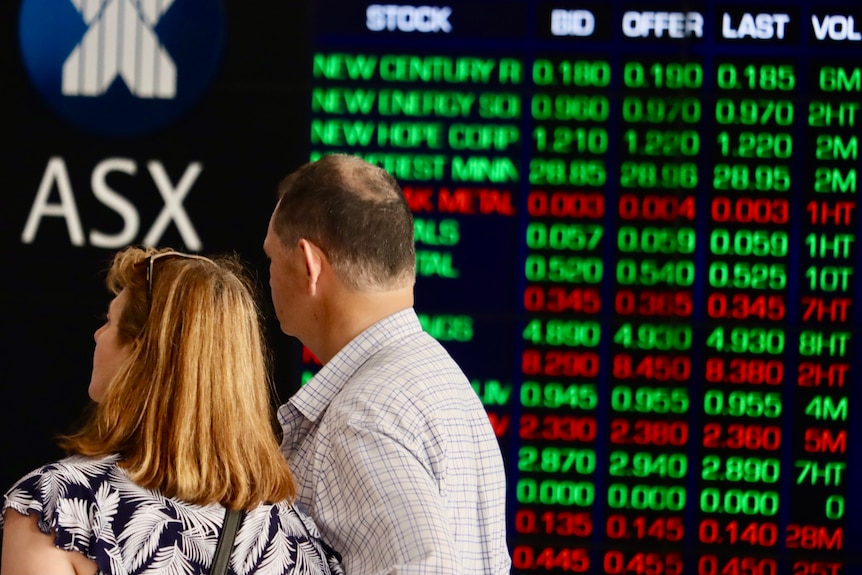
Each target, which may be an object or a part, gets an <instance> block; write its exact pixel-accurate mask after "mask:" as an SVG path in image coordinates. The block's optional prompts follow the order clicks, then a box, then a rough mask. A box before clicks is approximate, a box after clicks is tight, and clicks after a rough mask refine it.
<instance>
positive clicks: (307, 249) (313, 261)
mask: <svg viewBox="0 0 862 575" xmlns="http://www.w3.org/2000/svg"><path fill="white" fill-rule="evenodd" d="M297 247H298V248H299V251H300V253H301V254H302V258H303V261H304V263H305V281H306V282H307V287H308V293H309V294H310V295H315V294H316V293H317V287H318V281H319V280H320V274H321V273H322V271H323V266H324V265H325V262H326V255H324V253H323V251H321V249H320V248H318V247H317V246H316V245H314V244H313V243H311V242H310V241H308V240H306V239H300V240H299V243H298V244H297Z"/></svg>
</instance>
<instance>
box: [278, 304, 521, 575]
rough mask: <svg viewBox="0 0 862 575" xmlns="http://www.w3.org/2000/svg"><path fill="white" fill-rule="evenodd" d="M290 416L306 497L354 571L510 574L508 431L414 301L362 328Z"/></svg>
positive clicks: (284, 410) (291, 458) (295, 462)
mask: <svg viewBox="0 0 862 575" xmlns="http://www.w3.org/2000/svg"><path fill="white" fill-rule="evenodd" d="M278 416H279V421H280V422H281V425H282V428H283V429H284V440H283V442H282V451H283V452H284V455H285V457H286V458H287V460H288V462H289V463H290V466H291V469H292V471H293V473H294V475H295V477H296V480H297V486H298V497H297V502H298V503H299V504H300V505H301V506H303V507H304V508H305V509H306V510H307V511H308V512H309V513H310V514H311V515H312V516H313V517H314V519H315V521H316V522H317V524H318V525H319V527H320V529H321V531H322V532H323V535H324V538H325V539H326V540H327V541H328V542H329V543H330V544H331V545H332V546H333V547H334V548H335V549H336V550H337V551H339V552H341V554H342V556H343V559H344V567H345V571H346V572H347V575H363V574H369V575H371V574H374V575H378V574H385V573H398V574H415V575H419V574H432V573H434V574H443V573H446V574H451V575H474V574H475V575H478V574H483V575H503V574H508V573H509V568H510V565H511V561H510V558H509V553H508V549H507V547H506V523H505V497H506V493H505V492H506V477H505V471H504V469H503V461H502V458H501V455H500V449H499V446H498V444H497V440H496V437H495V436H494V432H493V430H492V428H491V425H490V422H489V421H488V416H487V414H486V413H485V410H484V408H483V407H482V404H481V402H480V401H479V399H478V397H477V396H476V393H475V392H474V391H473V389H472V387H470V383H469V381H468V380H467V378H466V377H465V376H464V373H463V372H462V371H461V369H460V368H459V367H458V365H457V364H456V363H455V362H454V361H453V360H452V358H451V357H450V356H449V354H448V353H447V352H446V351H445V350H444V349H443V347H442V346H441V345H440V344H439V343H438V342H437V341H436V340H435V339H434V338H433V337H431V336H430V335H428V334H427V333H425V332H424V331H423V330H422V327H421V325H420V323H419V320H418V318H417V317H416V313H415V312H414V311H413V309H407V310H403V311H401V312H398V313H396V314H393V315H391V316H389V317H388V318H386V319H384V320H382V321H380V322H378V323H376V324H375V325H373V326H371V327H370V328H368V329H367V330H366V331H364V332H363V333H362V334H360V335H359V336H357V337H356V338H355V339H354V340H353V341H351V342H350V343H349V344H348V345H347V346H345V347H344V349H342V350H341V351H340V352H339V353H338V354H337V355H336V356H335V357H334V358H332V360H331V361H329V362H328V363H327V364H326V365H324V366H323V367H322V368H321V369H320V371H319V372H318V373H317V375H315V377H314V378H313V379H311V380H310V381H309V382H308V383H307V384H306V385H305V386H303V387H302V389H300V390H299V391H298V392H297V393H296V394H295V395H294V396H293V397H291V398H290V400H289V401H288V402H287V403H285V404H284V405H282V406H281V408H280V409H279V412H278Z"/></svg>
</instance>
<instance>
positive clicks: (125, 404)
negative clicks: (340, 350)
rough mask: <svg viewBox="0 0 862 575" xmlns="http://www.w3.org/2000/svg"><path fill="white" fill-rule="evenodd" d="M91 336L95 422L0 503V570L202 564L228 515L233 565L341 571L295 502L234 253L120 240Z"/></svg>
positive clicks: (236, 568) (256, 323)
mask: <svg viewBox="0 0 862 575" xmlns="http://www.w3.org/2000/svg"><path fill="white" fill-rule="evenodd" d="M107 285H108V288H109V289H110V290H111V291H112V292H113V293H114V294H115V297H114V299H113V301H112V302H111V304H110V306H109V309H108V315H107V319H106V322H105V324H104V325H103V326H102V327H100V328H99V329H98V330H97V331H96V333H95V340H96V347H95V352H94V354H93V371H92V377H91V380H90V387H89V394H90V397H91V398H92V399H93V400H95V401H96V402H97V404H96V407H95V411H94V414H93V416H92V417H91V418H90V419H89V421H88V422H87V423H86V424H85V425H84V427H83V428H82V429H81V430H80V431H79V432H78V433H75V434H73V435H70V436H67V437H64V438H62V440H61V445H62V446H63V447H64V448H65V449H66V450H67V452H68V453H70V456H69V457H67V458H65V459H63V460H61V461H58V462H55V463H52V464H49V465H46V466H44V467H42V468H40V469H37V470H35V471H33V472H32V473H30V474H28V475H27V476H25V477H24V478H22V479H21V480H20V481H18V483H16V484H15V485H14V486H13V487H12V488H11V489H10V490H9V491H8V492H7V493H6V495H5V497H4V499H3V503H2V513H3V514H2V520H0V526H2V527H3V550H2V561H0V574H2V575H7V574H9V575H11V574H15V575H26V574H27V573H39V574H41V575H50V574H52V573H58V574H59V573H64V574H66V573H77V574H84V573H86V574H88V575H90V574H93V573H103V574H108V575H119V574H135V573H144V572H149V573H152V572H159V573H162V572H164V573H208V572H209V570H210V568H211V564H212V562H213V555H214V552H215V548H216V542H217V540H218V537H219V533H220V531H221V526H222V522H223V520H224V517H225V508H229V509H235V510H242V511H243V512H244V514H243V517H242V522H241V524H240V527H239V531H238V532H237V535H236V540H235V543H234V546H233V551H232V554H231V560H230V568H229V571H228V572H229V573H234V574H235V575H241V574H246V573H255V574H258V575H259V574H269V573H274V574H290V575H294V574H306V573H324V574H326V573H335V574H341V573H342V569H341V565H340V558H339V557H338V555H337V554H336V553H335V552H334V551H332V550H331V549H330V548H329V547H328V546H326V545H325V543H323V542H322V541H321V539H320V534H319V532H318V530H317V527H316V526H315V525H314V524H313V522H312V521H311V519H310V518H308V516H306V515H305V514H303V513H302V512H300V511H299V510H297V509H296V508H294V507H293V506H292V505H291V503H290V501H292V499H293V497H294V495H295V487H294V483H293V478H292V476H291V474H290V471H289V470H288V468H287V464H286V463H285V461H284V458H283V457H282V455H281V452H280V451H279V444H278V440H277V438H276V435H275V433H274V430H273V425H272V424H273V420H272V407H273V405H272V403H271V399H270V395H269V391H270V387H269V378H268V372H267V365H266V356H265V348H264V343H263V337H262V334H261V328H260V319H259V318H260V315H259V310H258V308H257V305H256V302H255V299H254V297H253V295H252V294H253V290H252V289H251V287H250V286H251V285H252V284H251V282H250V281H249V280H248V278H247V276H246V275H245V274H244V272H243V270H242V267H241V266H240V264H239V263H238V262H237V261H236V260H235V259H231V258H221V259H215V260H211V259H208V258H204V257H202V256H196V255H185V254H180V253H177V252H173V251H156V250H152V249H147V250H143V249H139V248H127V249H125V250H122V251H120V252H119V253H117V254H116V255H115V257H114V260H113V263H112V265H111V268H110V270H109V271H108V277H107Z"/></svg>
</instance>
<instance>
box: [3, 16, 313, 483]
mask: <svg viewBox="0 0 862 575" xmlns="http://www.w3.org/2000/svg"><path fill="white" fill-rule="evenodd" d="M225 6H226V13H227V37H226V46H225V48H224V52H223V59H222V62H221V67H220V68H219V71H218V73H217V75H216V78H215V80H214V82H213V84H212V86H211V88H210V89H209V90H208V91H207V92H206V94H205V95H204V97H203V98H202V99H201V100H200V101H199V103H198V105H197V106H196V107H195V108H194V109H193V110H191V111H190V113H188V114H186V115H185V116H184V117H183V118H182V119H181V120H180V121H178V122H177V123H175V124H173V125H171V126H170V127H168V128H165V129H163V130H160V131H157V132H155V133H153V134H149V135H146V136H141V137H136V138H133V139H121V138H108V137H100V136H94V135H92V134H89V133H87V132H86V131H84V130H82V129H80V128H78V127H76V126H72V125H70V124H68V123H66V122H65V121H64V120H62V119H61V118H59V117H58V116H57V115H56V114H54V113H53V111H52V110H51V109H50V108H49V107H48V106H47V105H46V104H45V103H44V101H43V100H42V99H41V97H40V96H39V94H38V93H37V92H36V91H35V89H34V88H33V86H32V84H30V82H29V79H28V78H27V75H26V73H25V70H24V68H23V64H22V61H21V57H20V48H19V45H18V16H19V10H20V3H19V2H17V1H15V2H2V3H0V25H2V26H3V28H2V31H0V41H2V45H0V54H2V56H0V58H2V64H0V65H2V71H0V78H2V92H3V106H2V109H3V112H2V114H3V123H2V131H0V133H2V139H3V146H2V149H3V151H2V153H0V170H2V182H3V183H2V192H0V197H2V200H0V202H2V204H0V205H2V207H0V232H2V239H0V246H2V260H0V261H2V292H0V293H2V318H3V319H2V326H3V328H2V338H3V339H2V344H0V354H2V356H0V370H2V375H0V387H2V398H3V399H2V415H0V485H2V486H4V487H3V489H4V491H5V489H6V488H8V487H9V486H11V484H12V483H13V482H14V481H15V480H17V479H18V478H19V477H20V476H21V475H23V474H24V473H26V472H28V471H30V470H31V469H32V468H34V467H36V466H38V465H41V464H43V463H46V462H47V461H49V460H51V459H55V458H57V457H59V456H61V455H62V453H61V452H60V451H59V450H58V448H57V447H56V446H55V437H56V435H57V434H58V433H62V432H67V431H70V430H71V429H72V428H73V426H74V425H75V423H76V422H77V420H78V418H79V417H80V414H81V412H82V410H83V409H84V408H85V406H86V405H87V404H88V402H89V399H88V396H87V386H88V384H89V379H90V370H91V367H92V353H93V346H94V342H93V332H94V331H95V330H96V329H97V328H98V327H99V326H100V325H101V321H102V320H101V318H100V316H101V315H102V314H104V312H105V311H106V309H107V304H108V302H109V301H110V295H109V293H108V292H107V290H106V289H105V287H104V277H105V276H104V271H105V270H106V269H107V265H108V263H109V258H110V256H111V255H112V253H113V250H110V249H100V248H95V247H92V246H89V245H86V246H84V247H77V246H73V245H72V243H71V241H70V239H69V234H68V231H67V228H66V226H65V224H64V223H63V219H62V218H45V219H43V221H42V223H41V225H40V228H39V231H38V234H37V235H36V237H35V239H34V241H33V243H32V244H24V243H23V242H22V239H21V236H22V231H23V230H24V225H25V223H26V221H27V216H28V214H29V212H30V209H31V206H32V205H33V201H34V199H35V197H36V192H37V190H38V189H39V184H40V182H41V180H42V176H43V174H44V172H45V168H46V166H47V164H48V161H49V159H50V158H52V157H61V158H62V159H63V161H64V162H65V165H66V168H67V170H68V173H69V176H70V181H71V185H72V189H73V192H74V196H75V200H76V203H77V206H78V211H79V216H80V219H81V221H82V223H83V228H84V235H85V237H86V236H87V235H88V233H89V230H90V229H93V228H97V229H100V230H102V231H105V232H106V233H115V232H116V231H117V230H118V228H119V226H120V225H121V223H122V222H121V220H120V218H119V217H118V215H117V214H116V213H114V212H112V211H111V210H110V209H108V208H107V207H106V206H104V205H102V204H100V203H99V202H98V201H97V200H96V199H95V198H94V197H93V194H92V191H91V188H90V174H91V172H92V170H93V168H94V167H95V166H96V165H97V164H98V163H99V162H101V161H103V160H105V159H107V158H113V157H122V158H128V159H131V160H133V161H134V162H136V163H137V166H138V170H137V173H136V175H134V176H122V179H118V180H116V181H114V180H111V179H110V178H109V184H110V185H111V186H112V187H113V188H114V189H116V190H117V191H118V192H119V193H121V194H122V195H123V196H125V197H126V198H127V199H129V200H130V201H131V202H133V203H134V204H135V206H136V208H137V209H138V211H139V213H140V232H139V237H138V238H136V239H135V243H139V242H141V241H142V240H143V237H144V235H145V234H146V232H147V231H148V230H149V228H150V225H151V224H152V222H153V221H154V219H155V218H156V217H157V215H158V213H159V212H160V210H161V208H162V206H163V201H162V198H161V196H160V195H159V193H158V191H157V189H156V188H155V186H154V185H153V183H152V182H151V179H150V176H149V174H148V172H147V170H146V167H145V166H146V162H148V161H150V160H158V161H160V162H161V163H162V164H163V165H164V166H165V168H166V170H167V173H168V174H169V175H170V177H171V180H172V181H173V182H174V183H176V182H177V181H178V179H179V177H180V176H181V175H182V174H183V172H184V170H185V169H186V166H187V165H188V164H189V163H190V162H192V161H197V162H201V163H202V164H203V171H202V173H201V174H200V176H199V177H198V179H197V181H196V182H195V184H194V186H193V187H192V188H191V190H190V191H189V193H188V195H187V196H186V198H185V200H184V202H183V205H184V208H185V211H186V213H187V214H188V216H189V218H190V220H191V221H192V222H193V225H194V227H195V229H196V231H197V233H198V236H199V237H200V238H201V240H202V242H203V248H202V251H203V252H204V253H216V252H230V251H236V252H239V253H240V254H241V256H242V257H243V259H244V260H246V261H247V262H248V263H249V265H250V266H251V267H252V269H253V270H254V271H255V272H256V273H257V275H258V276H259V278H260V285H261V298H260V300H261V303H262V304H263V306H264V310H265V312H266V313H267V316H268V317H270V318H272V317H274V315H273V314H272V313H271V302H270V300H269V293H268V286H267V281H268V271H267V263H266V260H265V258H264V256H263V249H262V244H263V239H264V236H265V233H266V227H267V223H268V220H269V215H270V213H271V210H272V207H273V205H274V198H275V196H274V194H275V187H276V185H277V183H278V181H279V179H281V177H283V176H284V175H286V174H287V173H289V172H290V171H292V170H293V169H295V168H296V167H298V166H299V165H300V164H301V163H303V162H304V161H305V159H306V158H307V151H306V150H305V141H306V140H305V136H306V134H307V133H308V129H307V119H306V117H305V109H306V108H307V104H306V102H305V99H304V98H305V97H304V94H307V93H308V86H307V85H306V84H307V71H306V68H307V66H306V65H305V63H306V62H307V61H308V55H307V53H306V52H305V50H307V49H308V48H307V47H306V46H304V43H303V42H302V41H301V39H302V38H303V34H304V33H307V30H308V25H307V23H308V18H309V8H308V5H307V3H305V2H296V1H291V2H271V3H266V4H264V5H261V4H258V3H249V2H239V1H232V2H227V3H226V4H225ZM304 31H306V32H304ZM56 194H57V192H56V190H54V191H53V192H52V196H51V201H52V202H56V201H57V195H56ZM112 226H113V228H112ZM159 243H160V245H163V246H170V247H174V248H177V249H188V248H187V247H186V246H184V245H183V243H182V237H181V236H180V234H179V233H178V231H177V228H176V226H175V225H174V224H173V223H171V224H170V225H169V226H168V229H167V231H166V232H165V234H164V235H163V237H162V239H161V241H160V242H159ZM267 329H268V334H269V336H270V339H271V341H272V346H273V350H274V352H275V355H276V356H277V357H279V358H281V361H280V362H279V364H278V365H277V368H276V373H277V374H278V373H281V372H282V371H283V370H284V369H285V363H286V362H287V361H289V360H288V357H289V356H291V355H292V354H290V353H287V352H286V351H285V350H286V349H287V348H291V349H294V350H295V349H296V342H295V340H292V339H290V338H287V337H285V336H284V335H282V334H281V333H280V332H279V330H278V325H277V324H276V323H275V322H272V321H270V322H269V323H268V324H267ZM276 381H277V382H278V387H279V389H278V394H279V397H280V398H281V399H284V398H286V397H288V396H289V395H290V393H291V392H292V391H293V390H294V389H295V386H296V385H297V384H296V383H295V381H293V380H291V379H289V378H286V377H276Z"/></svg>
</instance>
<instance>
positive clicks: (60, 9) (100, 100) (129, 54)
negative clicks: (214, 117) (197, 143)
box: [20, 0, 226, 136]
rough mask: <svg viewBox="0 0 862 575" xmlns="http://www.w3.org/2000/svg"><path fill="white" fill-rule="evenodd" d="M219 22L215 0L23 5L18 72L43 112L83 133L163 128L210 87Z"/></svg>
mask: <svg viewBox="0 0 862 575" xmlns="http://www.w3.org/2000/svg"><path fill="white" fill-rule="evenodd" d="M225 22H226V18H225V14H224V10H223V7H222V4H221V2H220V1H216V0H24V3H23V5H22V7H21V17H20V41H21V54H22V57H23V60H24V67H25V68H26V70H27V73H28V74H29V76H30V79H31V80H32V82H33V84H34V85H35V87H36V89H37V90H38V92H39V93H40V94H41V96H42V97H43V98H44V99H45V101H46V102H47V103H48V105H49V106H50V107H51V108H52V109H54V111H55V112H57V114H58V115H59V116H61V117H62V118H64V119H65V120H67V121H69V122H71V123H73V124H75V125H77V126H79V127H81V128H84V129H85V130H88V131H91V132H95V133H98V134H102V135H110V136H136V135H140V134H145V133H149V132H154V131H156V130H158V129H161V128H164V127H165V126H168V125H169V124H171V123H172V122H174V121H176V120H177V119H178V118H180V117H181V116H182V115H183V114H185V113H186V112H187V111H188V110H189V109H191V108H192V106H193V105H194V104H195V103H196V102H197V101H198V100H199V99H200V98H201V96H203V94H204V93H205V92H206V90H207V89H208V88H209V86H210V84H211V83H212V80H213V78H214V77H215V74H216V71H217V70H218V67H219V63H220V61H221V55H222V51H223V46H224V38H225Z"/></svg>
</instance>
